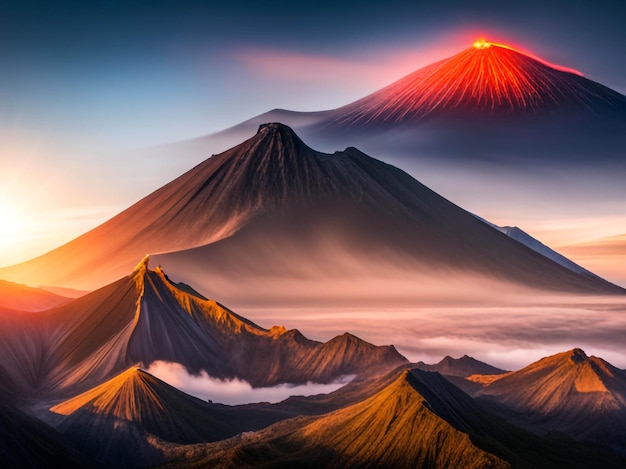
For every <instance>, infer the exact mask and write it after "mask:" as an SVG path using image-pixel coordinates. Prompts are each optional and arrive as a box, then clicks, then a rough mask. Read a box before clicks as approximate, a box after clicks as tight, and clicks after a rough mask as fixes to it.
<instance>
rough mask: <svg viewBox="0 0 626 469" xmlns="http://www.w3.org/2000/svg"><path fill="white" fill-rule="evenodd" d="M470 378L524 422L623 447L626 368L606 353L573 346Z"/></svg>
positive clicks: (540, 429)
mask: <svg viewBox="0 0 626 469" xmlns="http://www.w3.org/2000/svg"><path fill="white" fill-rule="evenodd" d="M469 379H470V380H473V381H476V382H482V383H484V384H485V385H484V387H483V388H482V389H480V390H479V391H478V392H476V395H477V396H481V398H482V399H485V400H488V401H492V402H493V401H495V402H496V403H498V404H499V405H501V406H503V408H504V409H506V410H503V412H504V414H505V415H507V416H508V417H510V418H512V421H514V422H516V423H519V424H520V425H524V426H526V427H528V428H531V429H533V430H535V431H538V432H544V433H545V432H548V431H553V430H557V431H560V432H564V433H566V434H568V435H570V436H571V437H572V438H575V439H578V440H583V441H590V442H593V443H596V444H601V445H604V446H609V447H613V448H614V449H617V450H620V451H622V452H623V451H624V444H625V443H626V439H625V438H624V435H626V373H625V372H624V371H623V370H619V369H617V368H615V367H614V366H612V365H611V364H609V363H607V362H606V361H604V360H602V359H601V358H597V357H593V356H592V357H588V356H587V355H586V354H585V353H584V352H583V351H582V350H580V349H574V350H570V351H568V352H564V353H560V354H557V355H553V356H550V357H546V358H543V359H541V360H539V361H538V362H536V363H533V364H531V365H529V366H527V367H526V368H523V369H521V370H518V371H515V372H511V373H507V374H504V375H498V376H492V377H487V379H485V378H483V377H481V376H472V377H470V378H469Z"/></svg>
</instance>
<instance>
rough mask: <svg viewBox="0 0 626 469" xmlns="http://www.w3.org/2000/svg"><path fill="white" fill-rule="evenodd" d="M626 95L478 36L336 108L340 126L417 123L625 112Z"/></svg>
mask: <svg viewBox="0 0 626 469" xmlns="http://www.w3.org/2000/svg"><path fill="white" fill-rule="evenodd" d="M624 110H626V98H625V97H624V96H623V95H621V94H619V93H617V92H615V91H613V90H611V89H609V88H607V87H605V86H602V85H600V84H598V83H595V82H593V81H591V80H588V79H586V78H584V77H583V76H582V74H580V73H579V72H576V71H574V70H567V69H563V68H562V67H556V66H554V65H552V64H549V63H547V62H545V61H543V60H541V59H539V58H537V57H533V56H530V55H528V54H526V53H523V52H520V51H518V50H515V49H513V48H511V47H508V46H505V45H502V44H494V43H489V42H484V41H479V42H476V43H475V44H474V46H473V47H471V48H469V49H466V50H464V51H462V52H460V53H459V54H457V55H455V56H453V57H450V58H449V59H445V60H442V61H440V62H437V63H435V64H432V65H429V66H427V67H424V68H422V69H420V70H418V71H416V72H414V73H412V74H410V75H408V76H407V77H405V78H402V79H400V80H399V81H397V82H395V83H393V84H391V85H389V86H388V87H386V88H383V89H382V90H380V91H377V92H375V93H373V94H371V95H369V96H367V97H365V98H363V99H360V100H358V101H356V102H354V103H352V104H348V105H347V106H344V107H340V108H338V109H336V110H335V111H334V112H333V115H332V117H330V118H329V119H328V120H327V121H326V122H325V123H324V124H322V125H329V126H337V127H341V128H345V127H352V126H356V127H359V126H362V127H370V126H375V125H380V126H393V125H397V124H406V123H411V124H415V123H419V122H420V121H422V120H427V119H433V118H437V117H443V116H447V117H455V118H460V119H467V118H476V117H482V118H485V117H495V118H502V117H504V116H524V115H528V114H531V115H538V114H546V113H549V114H552V113H555V112H558V113H561V114H564V113H584V114H585V113H589V114H599V113H603V112H605V113H606V112H620V111H621V112H624Z"/></svg>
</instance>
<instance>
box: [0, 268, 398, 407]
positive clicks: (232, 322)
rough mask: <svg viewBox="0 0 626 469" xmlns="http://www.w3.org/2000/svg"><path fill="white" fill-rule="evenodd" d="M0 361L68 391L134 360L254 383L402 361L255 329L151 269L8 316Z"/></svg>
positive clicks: (363, 348) (341, 342) (39, 388)
mask: <svg viewBox="0 0 626 469" xmlns="http://www.w3.org/2000/svg"><path fill="white" fill-rule="evenodd" d="M11 319H12V322H6V323H5V324H4V325H5V326H6V327H4V328H3V330H2V335H3V338H4V336H6V340H3V341H2V342H0V346H1V347H3V353H2V354H0V365H2V366H4V367H5V368H6V370H7V372H8V373H9V374H11V376H12V377H13V379H14V380H15V381H16V382H18V383H21V384H22V385H23V387H24V388H25V389H26V390H29V391H30V393H35V392H36V393H43V394H44V395H46V394H50V393H57V394H58V393H61V394H62V395H64V394H67V393H68V392H70V391H71V390H84V389H88V388H90V387H93V386H95V385H97V384H100V383H102V382H104V381H105V380H107V379H109V378H111V377H112V376H114V375H116V374H118V373H120V372H121V371H123V370H125V369H127V368H128V367H130V366H133V365H135V364H137V363H143V364H144V366H146V367H148V366H149V365H150V363H152V362H153V361H156V360H163V361H168V362H175V363H180V364H182V365H183V366H185V367H186V368H187V369H188V370H189V371H190V372H199V371H201V370H204V371H206V372H207V373H208V374H209V375H211V376H214V377H218V378H234V377H237V378H240V379H243V380H246V381H248V382H250V383H251V384H252V385H253V386H272V385H275V384H278V383H306V382H309V381H313V382H322V383H326V382H331V381H333V380H335V379H337V378H339V377H341V376H343V375H349V374H362V373H376V372H379V371H384V370H385V369H388V368H391V367H395V366H398V365H400V364H402V363H405V362H406V359H405V358H404V357H402V356H401V355H400V354H399V353H398V352H397V351H396V350H395V349H394V348H393V346H389V347H376V346H374V345H372V344H369V343H367V342H364V341H361V340H360V339H358V338H356V337H354V336H351V335H349V334H344V335H342V336H339V337H336V338H335V339H333V340H331V341H329V342H327V343H325V344H324V343H320V342H315V341H312V340H308V339H306V338H305V337H304V336H303V335H302V334H301V333H300V332H298V331H297V330H291V331H287V330H286V329H285V328H282V327H274V328H272V329H270V330H267V329H264V328H261V327H259V326H257V325H256V324H254V323H252V322H250V321H248V320H247V319H245V318H243V317H241V316H238V315H237V314H235V313H233V312H232V311H230V310H228V309H227V308H225V307H223V306H222V305H220V304H219V303H217V302H215V301H213V300H208V299H206V298H204V297H202V296H201V295H200V294H198V293H197V292H195V291H194V290H193V289H192V288H190V287H189V286H186V285H177V284H174V283H173V282H171V281H170V280H169V278H168V277H167V276H166V275H165V273H164V272H163V270H162V269H160V268H157V269H156V270H150V269H149V268H148V258H145V259H144V260H143V261H142V262H140V263H139V265H138V266H137V268H136V269H135V271H134V272H133V274H132V275H130V276H128V277H125V278H123V279H121V280H118V281H117V282H115V283H113V284H110V285H108V286H106V287H103V288H101V289H99V290H96V291H95V292H93V293H90V294H88V295H86V296H83V297H81V298H79V299H77V300H75V301H73V302H72V303H70V304H68V305H66V306H61V307H58V308H55V309H53V310H50V311H47V312H42V313H39V314H37V315H34V316H33V315H25V316H23V317H20V318H11Z"/></svg>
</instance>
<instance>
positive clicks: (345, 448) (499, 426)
mask: <svg viewBox="0 0 626 469" xmlns="http://www.w3.org/2000/svg"><path fill="white" fill-rule="evenodd" d="M164 449H165V451H166V455H167V457H168V459H169V460H170V465H169V466H168V467H207V466H210V467H235V466H236V467H255V466H256V465H258V464H264V465H266V466H269V467H296V466H298V467H366V468H379V467H380V468H383V467H398V468H404V467H407V468H408V467H463V468H468V467H481V468H483V467H555V468H556V467H564V466H566V467H586V465H588V464H590V463H591V462H592V461H594V462H596V463H598V462H600V460H599V459H595V458H596V457H597V456H598V453H596V452H594V451H589V450H586V449H584V448H578V449H576V448H574V447H573V446H567V447H564V446H559V445H556V444H552V443H548V442H546V441H544V440H541V439H540V438H538V437H535V436H533V435H531V434H529V433H526V432H524V431H521V430H519V429H516V428H515V427H512V426H510V425H508V424H506V423H504V422H503V421H501V420H500V419H498V418H497V417H494V416H492V415H490V414H489V413H488V412H486V411H485V409H484V408H482V407H481V406H480V405H479V404H477V403H476V402H474V400H473V399H471V398H470V397H469V396H468V395H467V394H465V393H463V392H462V391H461V390H459V389H458V388H456V387H455V386H454V385H452V384H450V383H449V382H448V381H446V380H445V379H444V378H443V377H441V376H440V375H439V374H438V373H431V372H423V371H420V370H413V371H409V370H404V371H402V372H400V374H399V375H398V374H397V375H396V378H395V379H393V380H392V381H391V383H389V384H388V385H387V386H385V387H384V388H383V389H382V390H380V391H379V392H377V393H376V394H374V395H373V396H371V397H370V398H368V399H365V400H364V401H362V402H359V403H357V404H354V405H351V406H349V407H346V408H343V409H340V410H337V411H335V412H331V413H329V414H325V415H322V416H320V417H317V418H297V419H292V420H287V421H284V422H280V423H278V424H275V425H273V426H271V427H269V428H267V429H265V430H262V431H260V432H258V433H255V434H248V435H241V436H238V437H235V438H232V439H230V440H226V441H224V442H219V443H214V444H210V445H197V446H194V447H192V448H189V447H187V448H180V449H176V448H171V447H170V448H164ZM259 458H260V459H259ZM602 459H603V461H602V462H601V463H602V464H605V465H606V466H610V467H619V464H620V463H621V462H620V461H615V460H611V458H602Z"/></svg>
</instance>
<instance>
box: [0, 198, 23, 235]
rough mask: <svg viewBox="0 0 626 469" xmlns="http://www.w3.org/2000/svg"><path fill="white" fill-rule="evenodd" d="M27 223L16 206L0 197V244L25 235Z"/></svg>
mask: <svg viewBox="0 0 626 469" xmlns="http://www.w3.org/2000/svg"><path fill="white" fill-rule="evenodd" d="M27 225H28V223H27V220H26V218H25V217H24V216H23V214H22V213H21V211H20V210H19V209H18V208H16V207H14V206H13V205H11V204H10V203H8V202H7V201H5V200H2V199H0V246H2V245H7V244H10V243H12V242H15V241H16V240H18V239H20V238H21V237H23V236H25V235H27V233H26V231H27Z"/></svg>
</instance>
